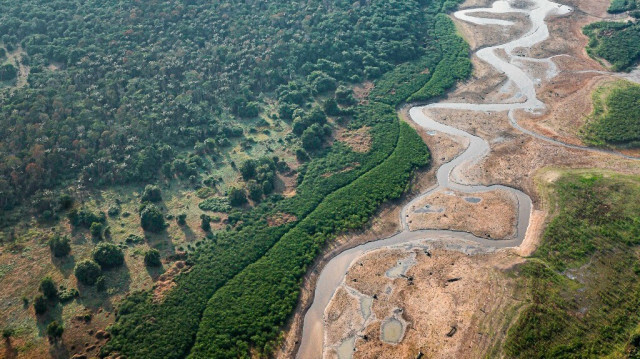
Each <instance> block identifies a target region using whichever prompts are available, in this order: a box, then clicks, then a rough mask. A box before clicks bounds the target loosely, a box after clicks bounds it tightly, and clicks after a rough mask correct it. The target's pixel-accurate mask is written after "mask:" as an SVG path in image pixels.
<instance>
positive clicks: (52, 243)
mask: <svg viewBox="0 0 640 359" xmlns="http://www.w3.org/2000/svg"><path fill="white" fill-rule="evenodd" d="M70 243H71V241H70V240H69V236H60V235H57V234H56V235H54V236H53V237H51V238H50V239H49V248H50V249H51V252H52V253H53V255H54V256H56V257H64V256H66V255H68V254H69V252H71V244H70Z"/></svg>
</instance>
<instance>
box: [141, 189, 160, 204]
mask: <svg viewBox="0 0 640 359" xmlns="http://www.w3.org/2000/svg"><path fill="white" fill-rule="evenodd" d="M141 199H142V202H154V203H155V202H160V201H162V191H160V188H159V187H158V186H156V185H150V184H149V185H146V186H145V187H144V192H143V193H142V198H141Z"/></svg>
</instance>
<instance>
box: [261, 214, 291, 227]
mask: <svg viewBox="0 0 640 359" xmlns="http://www.w3.org/2000/svg"><path fill="white" fill-rule="evenodd" d="M297 220H298V217H296V216H294V215H293V214H291V213H284V212H278V213H274V214H272V215H270V216H269V217H267V224H268V225H269V227H278V226H281V225H283V224H287V223H291V222H295V221H297Z"/></svg>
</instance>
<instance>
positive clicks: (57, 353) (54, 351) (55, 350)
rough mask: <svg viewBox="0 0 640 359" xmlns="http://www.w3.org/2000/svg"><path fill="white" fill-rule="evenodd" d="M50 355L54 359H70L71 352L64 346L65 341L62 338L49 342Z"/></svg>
mask: <svg viewBox="0 0 640 359" xmlns="http://www.w3.org/2000/svg"><path fill="white" fill-rule="evenodd" d="M49 344H50V345H49V355H50V356H51V358H54V359H67V358H70V357H71V355H70V354H69V350H67V346H66V345H64V341H63V339H62V338H60V339H56V340H55V341H52V340H51V339H50V340H49Z"/></svg>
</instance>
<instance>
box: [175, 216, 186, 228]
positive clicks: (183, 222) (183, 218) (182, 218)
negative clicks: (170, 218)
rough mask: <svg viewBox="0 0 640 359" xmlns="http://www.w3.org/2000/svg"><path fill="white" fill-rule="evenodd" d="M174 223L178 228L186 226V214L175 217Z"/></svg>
mask: <svg viewBox="0 0 640 359" xmlns="http://www.w3.org/2000/svg"><path fill="white" fill-rule="evenodd" d="M176 222H177V223H178V225H179V226H184V225H186V224H187V214H186V213H180V214H179V215H178V216H177V217H176Z"/></svg>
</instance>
